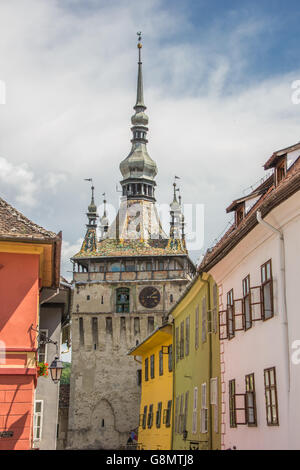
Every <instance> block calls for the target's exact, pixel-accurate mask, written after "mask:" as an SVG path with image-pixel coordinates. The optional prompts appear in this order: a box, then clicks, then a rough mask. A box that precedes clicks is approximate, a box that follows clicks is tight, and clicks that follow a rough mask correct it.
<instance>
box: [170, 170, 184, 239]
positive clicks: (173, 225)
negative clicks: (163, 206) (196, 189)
mask: <svg viewBox="0 0 300 470" xmlns="http://www.w3.org/2000/svg"><path fill="white" fill-rule="evenodd" d="M176 178H177V179H178V176H175V179H176ZM173 188H174V189H173V191H174V195H173V201H172V202H171V204H170V215H171V221H170V238H175V239H180V238H182V239H184V216H183V213H182V208H181V196H180V194H179V202H178V201H177V195H176V192H177V191H178V192H179V188H177V184H176V181H175V180H174V183H173Z"/></svg>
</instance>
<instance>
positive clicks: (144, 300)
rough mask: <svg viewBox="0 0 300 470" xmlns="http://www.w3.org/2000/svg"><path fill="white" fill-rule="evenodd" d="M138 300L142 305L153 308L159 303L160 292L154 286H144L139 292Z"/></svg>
mask: <svg viewBox="0 0 300 470" xmlns="http://www.w3.org/2000/svg"><path fill="white" fill-rule="evenodd" d="M139 300H140V303H141V304H142V306H143V307H146V308H153V307H156V305H158V304H159V301H160V293H159V291H158V290H157V289H155V287H144V289H142V290H141V292H140V295H139Z"/></svg>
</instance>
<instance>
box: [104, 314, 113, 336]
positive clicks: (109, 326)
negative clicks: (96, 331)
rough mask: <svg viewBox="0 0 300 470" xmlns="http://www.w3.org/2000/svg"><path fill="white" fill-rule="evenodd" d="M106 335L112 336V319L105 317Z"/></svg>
mask: <svg viewBox="0 0 300 470" xmlns="http://www.w3.org/2000/svg"><path fill="white" fill-rule="evenodd" d="M105 330H106V334H108V335H112V333H113V327H112V318H111V317H106V325H105Z"/></svg>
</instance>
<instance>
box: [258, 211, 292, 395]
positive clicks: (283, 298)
mask: <svg viewBox="0 0 300 470" xmlns="http://www.w3.org/2000/svg"><path fill="white" fill-rule="evenodd" d="M256 218H257V221H258V223H260V224H261V225H264V226H265V227H266V228H267V229H268V230H271V231H272V232H274V233H275V234H276V235H278V237H279V260H280V284H281V291H282V292H281V308H282V325H283V328H284V346H285V349H286V362H287V364H286V373H287V384H288V392H290V351H289V329H288V316H287V302H286V277H285V250H284V238H283V232H282V231H281V230H278V229H277V228H275V227H273V225H271V224H269V223H268V222H266V221H265V220H263V219H262V216H261V211H259V210H258V211H257V212H256Z"/></svg>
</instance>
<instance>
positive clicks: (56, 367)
mask: <svg viewBox="0 0 300 470" xmlns="http://www.w3.org/2000/svg"><path fill="white" fill-rule="evenodd" d="M30 329H31V330H33V331H36V332H37V333H38V341H39V344H45V343H46V344H49V343H51V344H55V347H56V355H55V357H54V359H53V361H52V362H51V365H50V367H49V369H50V374H51V379H52V380H53V382H54V383H55V384H57V383H58V382H59V381H60V379H61V373H62V370H63V368H64V366H63V363H62V361H61V360H60V359H59V354H58V343H57V341H53V340H52V339H50V338H49V337H48V336H46V335H45V334H43V336H41V333H40V331H39V330H37V329H36V328H33V324H32V325H31V327H30Z"/></svg>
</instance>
